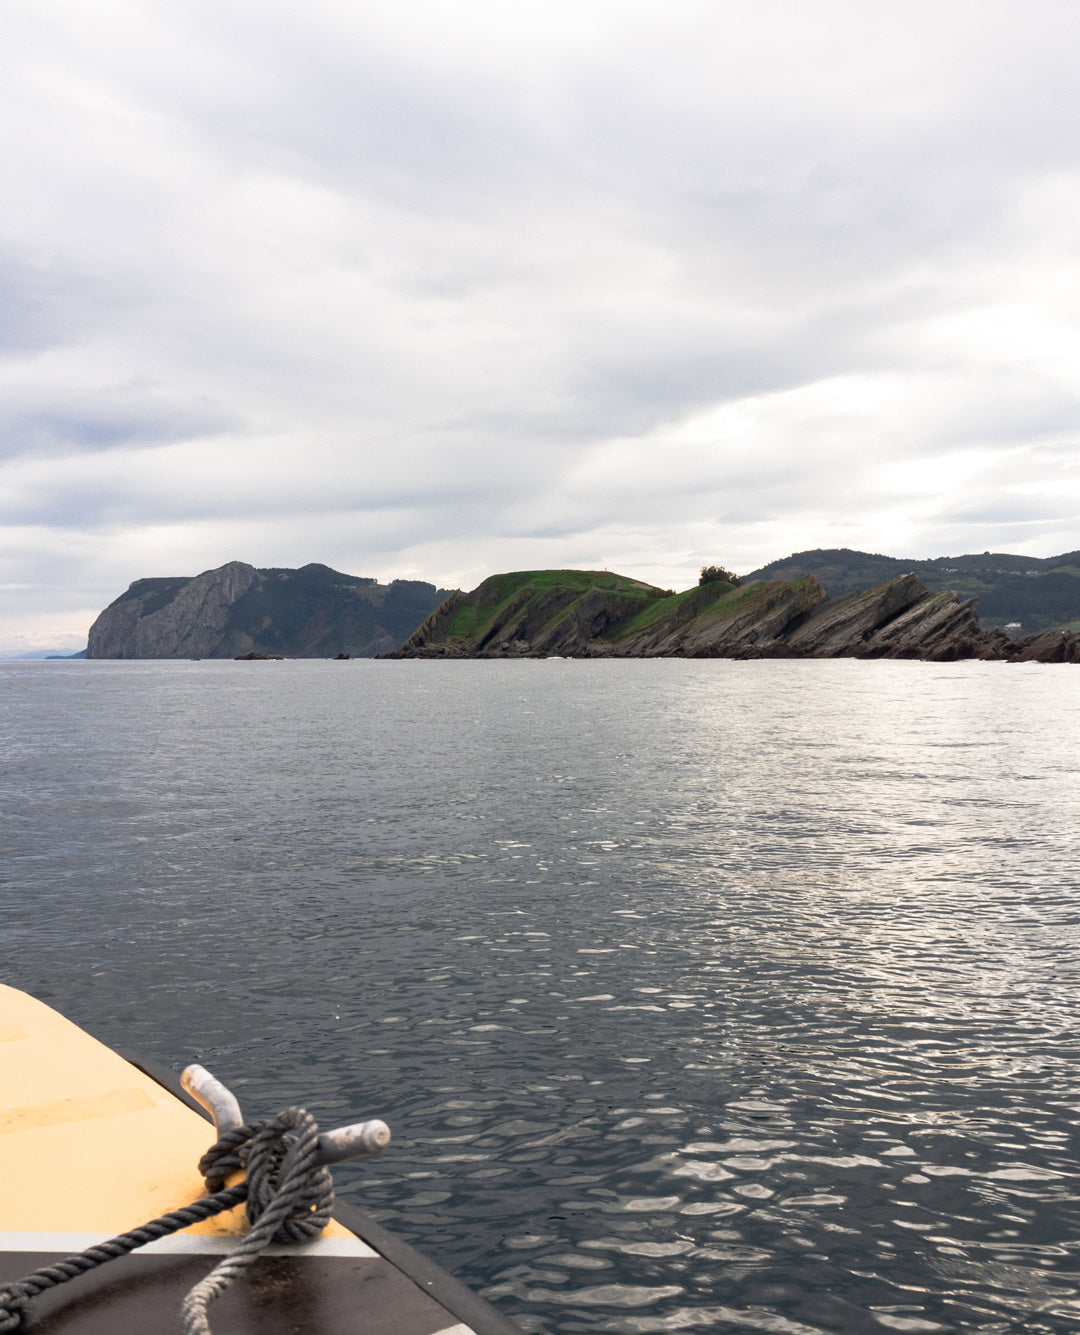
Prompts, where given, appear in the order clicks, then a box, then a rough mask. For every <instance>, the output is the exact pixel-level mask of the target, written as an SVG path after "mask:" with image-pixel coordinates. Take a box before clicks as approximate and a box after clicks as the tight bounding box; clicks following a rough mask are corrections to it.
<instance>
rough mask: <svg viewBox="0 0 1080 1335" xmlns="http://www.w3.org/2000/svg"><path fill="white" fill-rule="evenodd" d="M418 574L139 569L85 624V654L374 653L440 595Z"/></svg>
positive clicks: (238, 567) (397, 639) (237, 565)
mask: <svg viewBox="0 0 1080 1335" xmlns="http://www.w3.org/2000/svg"><path fill="white" fill-rule="evenodd" d="M447 592H448V591H447V590H446V589H437V588H436V587H435V585H434V584H427V583H425V582H424V581H422V580H411V579H396V580H394V581H393V582H392V583H390V584H379V583H378V582H377V581H376V580H374V579H369V578H366V577H364V576H362V575H344V574H342V573H341V572H340V571H338V570H331V569H330V567H329V566H324V565H317V564H312V565H306V566H303V567H301V568H300V569H299V570H287V569H268V570H258V569H256V568H255V566H250V565H246V564H245V563H244V562H243V561H230V562H229V563H228V564H227V565H223V566H220V567H219V568H218V569H217V570H207V571H204V572H203V573H202V574H201V575H195V576H194V577H193V576H190V575H178V576H174V577H167V578H162V579H139V580H136V581H135V583H134V584H132V585H131V587H130V588H129V589H128V590H127V591H126V592H125V593H122V594H121V595H120V597H119V598H117V599H116V600H115V601H114V602H112V603H110V604H109V606H108V607H107V608H106V609H105V610H104V612H102V613H101V615H100V616H99V617H98V618H97V620H96V621H95V622H94V624H93V626H91V628H90V641H89V645H88V647H87V651H86V656H87V658H235V657H237V656H239V655H250V654H254V655H257V656H259V657H275V656H276V657H281V656H285V657H288V658H333V657H336V656H337V655H338V654H348V655H349V656H351V657H354V658H357V657H364V658H372V657H374V656H376V655H377V654H380V653H385V652H386V651H387V650H388V649H393V648H395V647H396V646H397V645H399V644H400V643H401V642H402V640H403V639H404V638H405V637H406V636H407V635H408V634H409V633H410V632H411V631H412V630H413V629H415V627H416V625H417V623H418V622H420V621H422V620H423V619H424V617H426V616H427V615H428V613H429V612H431V610H432V609H433V608H435V607H437V606H438V605H439V603H440V602H442V600H443V599H444V598H445V597H446V594H447Z"/></svg>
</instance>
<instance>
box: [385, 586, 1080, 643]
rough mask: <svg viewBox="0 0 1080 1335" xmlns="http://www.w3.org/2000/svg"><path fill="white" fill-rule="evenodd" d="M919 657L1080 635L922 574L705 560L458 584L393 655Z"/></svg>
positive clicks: (1073, 638)
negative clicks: (655, 569) (671, 574)
mask: <svg viewBox="0 0 1080 1335" xmlns="http://www.w3.org/2000/svg"><path fill="white" fill-rule="evenodd" d="M552 656H558V657H564V658H675V657H678V658H914V659H924V660H929V661H933V662H951V661H955V660H957V659H965V658H980V659H987V660H997V661H1019V662H1024V661H1038V662H1080V634H1078V633H1077V632H1075V631H1061V630H1048V631H1042V632H1040V633H1039V634H1036V635H1032V636H1029V637H1027V638H1024V639H1021V638H1014V639H1010V637H1009V636H1008V635H1007V634H1006V633H1005V631H1004V630H1001V629H997V628H993V629H984V628H982V627H980V625H979V622H978V616H977V611H976V600H975V599H973V598H966V599H965V598H961V597H960V596H959V595H958V594H957V593H955V592H952V591H940V592H936V593H932V592H930V590H928V589H927V588H926V587H925V585H923V584H922V582H921V581H920V580H919V578H918V576H917V575H915V574H914V573H911V572H908V573H906V574H902V575H897V576H896V577H895V578H894V579H891V580H889V581H888V582H886V583H884V584H881V585H878V586H877V587H875V588H872V589H864V590H861V591H859V592H855V593H850V594H847V595H846V596H843V597H839V598H830V597H829V595H828V593H827V592H826V590H825V588H824V586H823V585H822V583H821V581H820V580H818V579H817V578H816V577H815V576H814V575H804V576H803V577H802V578H800V579H796V580H775V579H774V580H754V581H753V582H751V581H749V580H747V581H743V580H739V579H738V578H737V577H736V576H733V575H731V574H730V573H729V572H728V571H726V570H723V569H722V568H721V567H707V568H705V569H703V570H702V573H701V582H700V583H699V584H698V586H697V587H696V588H693V589H687V590H686V591H685V592H683V593H674V592H672V591H671V590H670V589H658V588H655V587H653V586H652V585H650V584H643V583H642V582H641V581H639V580H634V579H629V578H627V577H626V576H625V575H618V574H614V573H613V572H610V571H602V572H601V571H580V570H526V571H516V572H513V573H509V574H504V575H492V576H491V577H490V578H489V579H486V580H484V582H483V583H482V584H480V585H479V586H478V587H477V588H475V589H473V590H472V592H471V593H467V594H461V593H456V594H452V595H451V596H450V597H449V598H448V599H447V600H446V602H444V603H443V604H442V606H441V607H439V608H438V609H437V610H436V611H435V612H433V613H432V615H431V616H430V617H428V619H427V620H426V621H425V622H424V624H423V625H422V626H420V627H419V629H418V630H417V631H416V632H415V633H414V634H413V635H411V636H410V637H409V639H408V640H406V641H405V643H404V644H403V645H402V646H401V648H400V649H398V650H397V651H396V652H394V653H391V654H387V655H385V657H388V658H539V657H552Z"/></svg>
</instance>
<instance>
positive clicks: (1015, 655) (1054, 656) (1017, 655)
mask: <svg viewBox="0 0 1080 1335" xmlns="http://www.w3.org/2000/svg"><path fill="white" fill-rule="evenodd" d="M1008 655H1009V657H1010V658H1011V659H1012V660H1013V661H1014V662H1016V663H1080V635H1078V634H1077V633H1076V631H1073V630H1044V631H1040V633H1039V634H1038V635H1028V636H1025V638H1024V639H1021V640H1010V641H1009V642H1008Z"/></svg>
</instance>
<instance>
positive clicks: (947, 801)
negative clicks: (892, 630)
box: [0, 660, 1080, 1335]
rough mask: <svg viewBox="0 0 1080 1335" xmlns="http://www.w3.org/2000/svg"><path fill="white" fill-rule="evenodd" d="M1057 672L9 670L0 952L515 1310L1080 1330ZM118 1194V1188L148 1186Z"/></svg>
mask: <svg viewBox="0 0 1080 1335" xmlns="http://www.w3.org/2000/svg"><path fill="white" fill-rule="evenodd" d="M1078 701H1080V668H1077V667H1075V666H1036V665H1030V666H1015V665H1011V666H1010V665H1001V664H983V663H960V664H955V665H930V664H923V663H886V662H872V663H864V662H854V661H837V662H796V661H776V662H747V663H735V662H722V661H715V662H700V661H699V662H680V661H670V660H656V661H628V662H580V661H562V660H547V661H521V662H447V663H437V662H393V663H382V662H370V661H352V662H263V663H234V662H210V661H205V662H190V663H189V662H130V663H128V662H89V663H87V662H55V663H2V664H0V737H2V743H0V745H2V774H0V836H2V842H3V849H4V853H3V858H2V861H0V908H2V914H3V917H2V929H0V930H2V935H0V943H2V953H3V960H2V969H0V977H2V978H3V980H4V981H6V982H9V983H12V984H14V985H15V986H18V987H22V988H25V989H27V990H29V991H31V992H33V993H34V994H36V995H37V996H39V997H42V998H43V999H45V1000H47V1001H48V1002H49V1003H50V1004H52V1005H54V1006H56V1007H58V1008H59V1009H61V1010H62V1011H64V1012H65V1013H66V1014H68V1015H69V1016H70V1017H71V1018H73V1019H74V1020H76V1021H78V1022H79V1023H81V1024H83V1025H84V1026H86V1027H87V1028H89V1029H90V1030H91V1031H92V1032H94V1033H95V1034H97V1035H98V1036H99V1037H101V1038H103V1039H104V1040H106V1041H107V1042H110V1043H112V1044H114V1045H119V1046H123V1047H125V1048H127V1049H133V1050H137V1051H141V1052H143V1053H145V1054H147V1055H148V1056H151V1057H154V1058H156V1059H158V1060H161V1061H164V1062H166V1063H168V1064H170V1065H172V1066H176V1067H179V1066H182V1065H184V1064H185V1063H187V1062H189V1061H192V1060H198V1061H201V1062H203V1063H204V1064H205V1065H207V1066H209V1067H210V1069H211V1070H213V1071H214V1072H215V1073H216V1074H217V1075H219V1076H220V1077H221V1078H222V1079H223V1080H224V1081H225V1082H226V1083H227V1084H229V1085H230V1086H231V1087H232V1088H233V1089H234V1091H235V1092H236V1093H237V1095H238V1097H239V1098H240V1100H241V1104H242V1106H243V1108H244V1110H245V1112H246V1113H248V1114H249V1115H251V1116H256V1115H259V1114H265V1113H269V1112H271V1111H273V1110H275V1109H276V1108H278V1107H280V1106H283V1105H285V1104H287V1103H290V1102H294V1101H302V1102H304V1103H306V1104H307V1106H309V1107H310V1108H311V1110H312V1111H313V1112H314V1113H315V1115H316V1116H317V1117H318V1118H319V1120H320V1123H321V1124H322V1125H323V1126H331V1125H335V1124H340V1123H343V1122H348V1121H352V1120H356V1119H357V1118H360V1117H366V1116H381V1117H384V1118H385V1119H386V1120H387V1121H388V1122H389V1123H390V1124H391V1126H392V1129H393V1134H394V1140H393V1144H392V1146H391V1148H390V1149H389V1150H388V1151H387V1152H386V1154H385V1155H384V1156H382V1157H381V1158H379V1159H375V1160H371V1161H369V1162H367V1163H363V1164H357V1165H346V1166H342V1167H341V1168H339V1169H338V1170H337V1172H336V1178H337V1182H338V1186H339V1192H340V1194H342V1195H343V1196H344V1197H345V1198H347V1199H348V1200H350V1201H351V1202H352V1203H354V1204H356V1205H358V1206H360V1207H361V1208H363V1209H366V1210H368V1211H369V1212H371V1213H372V1214H374V1215H375V1216H376V1217H377V1218H379V1219H380V1220H382V1221H383V1222H384V1223H385V1224H386V1225H387V1226H388V1227H390V1228H391V1229H392V1230H393V1231H395V1232H396V1233H398V1234H399V1235H400V1236H402V1237H405V1238H407V1239H408V1240H410V1241H411V1242H413V1243H414V1244H416V1245H417V1246H419V1247H420V1248H421V1249H423V1250H424V1251H425V1252H427V1253H428V1254H430V1255H431V1256H432V1257H434V1258H435V1259H437V1260H438V1261H440V1262H441V1263H442V1264H444V1265H445V1266H447V1267H448V1268H450V1269H452V1270H453V1271H454V1272H455V1273H457V1274H458V1275H459V1276H460V1277H461V1278H463V1279H464V1280H465V1281H466V1282H468V1283H470V1284H471V1285H472V1286H474V1287H476V1288H477V1289H479V1290H480V1291H482V1292H483V1293H485V1294H486V1295H487V1296H488V1297H489V1298H490V1300H491V1301H492V1302H493V1303H495V1304H496V1305H497V1306H498V1307H499V1308H500V1310H502V1311H504V1312H506V1313H507V1314H508V1315H510V1316H512V1317H513V1318H514V1319H515V1320H517V1321H518V1322H519V1323H520V1324H521V1326H522V1327H523V1328H524V1329H525V1330H528V1331H551V1332H587V1331H597V1332H599V1331H604V1332H651V1331H668V1330H678V1331H693V1330H702V1331H710V1332H720V1333H721V1335H723V1332H744V1331H769V1332H781V1333H783V1335H817V1333H818V1332H831V1331H842V1332H850V1333H851V1335H859V1333H861V1332H868V1333H869V1332H875V1333H876V1332H892V1331H902V1332H935V1331H980V1332H1012V1331H1019V1330H1023V1331H1027V1332H1057V1331H1067V1330H1080V1265H1078V1255H1077V1253H1078V1249H1080V1203H1078V1199H1077V1196H1078V1185H1080V1145H1078V1129H1080V1024H1078V1019H1077V998H1078V988H1080V952H1078V945H1080V863H1078V854H1080V833H1078V832H1080V777H1078V765H1077V759H1078V754H1080V752H1078V745H1077V743H1078V735H1080V705H1078ZM135 1222H136V1221H134V1220H133V1221H132V1223H135Z"/></svg>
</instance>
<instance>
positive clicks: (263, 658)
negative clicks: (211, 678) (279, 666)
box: [233, 653, 285, 663]
mask: <svg viewBox="0 0 1080 1335" xmlns="http://www.w3.org/2000/svg"><path fill="white" fill-rule="evenodd" d="M233 657H234V659H235V661H236V662H237V663H269V662H271V661H272V660H275V659H276V660H277V662H279V663H283V662H284V661H285V655H284V654H256V653H250V654H234V655H233Z"/></svg>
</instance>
